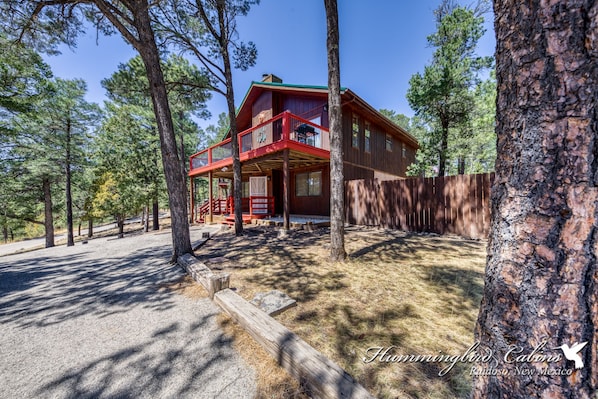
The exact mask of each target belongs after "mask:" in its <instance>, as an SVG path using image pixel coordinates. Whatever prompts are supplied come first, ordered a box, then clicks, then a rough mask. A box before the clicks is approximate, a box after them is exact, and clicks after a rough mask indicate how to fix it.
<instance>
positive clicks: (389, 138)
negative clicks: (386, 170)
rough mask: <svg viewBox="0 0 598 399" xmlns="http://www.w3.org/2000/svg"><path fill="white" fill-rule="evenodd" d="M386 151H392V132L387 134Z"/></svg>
mask: <svg viewBox="0 0 598 399" xmlns="http://www.w3.org/2000/svg"><path fill="white" fill-rule="evenodd" d="M386 151H392V136H391V135H390V134H387V135H386Z"/></svg>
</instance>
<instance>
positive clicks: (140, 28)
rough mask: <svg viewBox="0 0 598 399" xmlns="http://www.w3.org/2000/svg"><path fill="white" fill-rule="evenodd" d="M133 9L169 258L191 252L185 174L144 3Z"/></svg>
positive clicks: (157, 53) (175, 257)
mask: <svg viewBox="0 0 598 399" xmlns="http://www.w3.org/2000/svg"><path fill="white" fill-rule="evenodd" d="M139 3H143V4H139V5H137V7H136V8H135V11H134V14H135V22H136V28H137V32H138V34H139V44H138V48H137V51H139V54H140V56H141V58H142V60H143V63H144V65H145V68H146V71H147V77H148V80H149V83H150V92H151V97H152V103H153V106H154V114H155V116H156V123H157V125H158V132H159V134H160V149H161V153H162V163H163V165H164V175H165V177H166V186H167V188H168V204H169V206H170V217H171V221H172V245H173V254H172V261H173V262H176V260H177V258H178V257H179V256H181V255H183V254H185V253H191V252H192V248H191V238H190V235H189V219H188V217H187V195H186V185H185V179H186V177H185V176H184V174H183V173H182V170H181V166H180V159H179V156H178V150H177V144H176V138H175V134H174V126H173V123H172V114H171V112H170V106H169V105H168V96H167V93H166V86H165V84H164V75H163V74H162V68H161V66H160V55H159V52H158V47H157V46H156V41H155V38H154V32H153V30H152V27H151V24H150V18H149V12H148V4H147V2H139Z"/></svg>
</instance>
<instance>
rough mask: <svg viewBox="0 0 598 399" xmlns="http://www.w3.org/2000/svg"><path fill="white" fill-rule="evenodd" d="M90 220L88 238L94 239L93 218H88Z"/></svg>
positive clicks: (88, 221) (88, 222)
mask: <svg viewBox="0 0 598 399" xmlns="http://www.w3.org/2000/svg"><path fill="white" fill-rule="evenodd" d="M88 218H89V219H87V237H89V238H91V237H93V218H92V217H91V216H88Z"/></svg>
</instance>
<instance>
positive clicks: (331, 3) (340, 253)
mask: <svg viewBox="0 0 598 399" xmlns="http://www.w3.org/2000/svg"><path fill="white" fill-rule="evenodd" d="M324 7H325V8H326V26H327V32H328V35H327V39H326V46H327V49H328V118H329V129H330V259H331V260H333V261H340V260H343V259H345V257H346V256H347V254H346V252H345V186H344V184H345V179H344V174H343V122H342V121H343V118H342V112H341V91H340V88H341V73H340V62H339V32H338V8H337V4H336V0H324Z"/></svg>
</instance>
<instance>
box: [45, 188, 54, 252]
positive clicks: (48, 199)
mask: <svg viewBox="0 0 598 399" xmlns="http://www.w3.org/2000/svg"><path fill="white" fill-rule="evenodd" d="M42 186H43V191H44V228H45V236H46V248H50V247H53V246H54V215H53V214H52V188H51V186H50V179H48V178H47V177H45V178H44V179H43V181H42Z"/></svg>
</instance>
